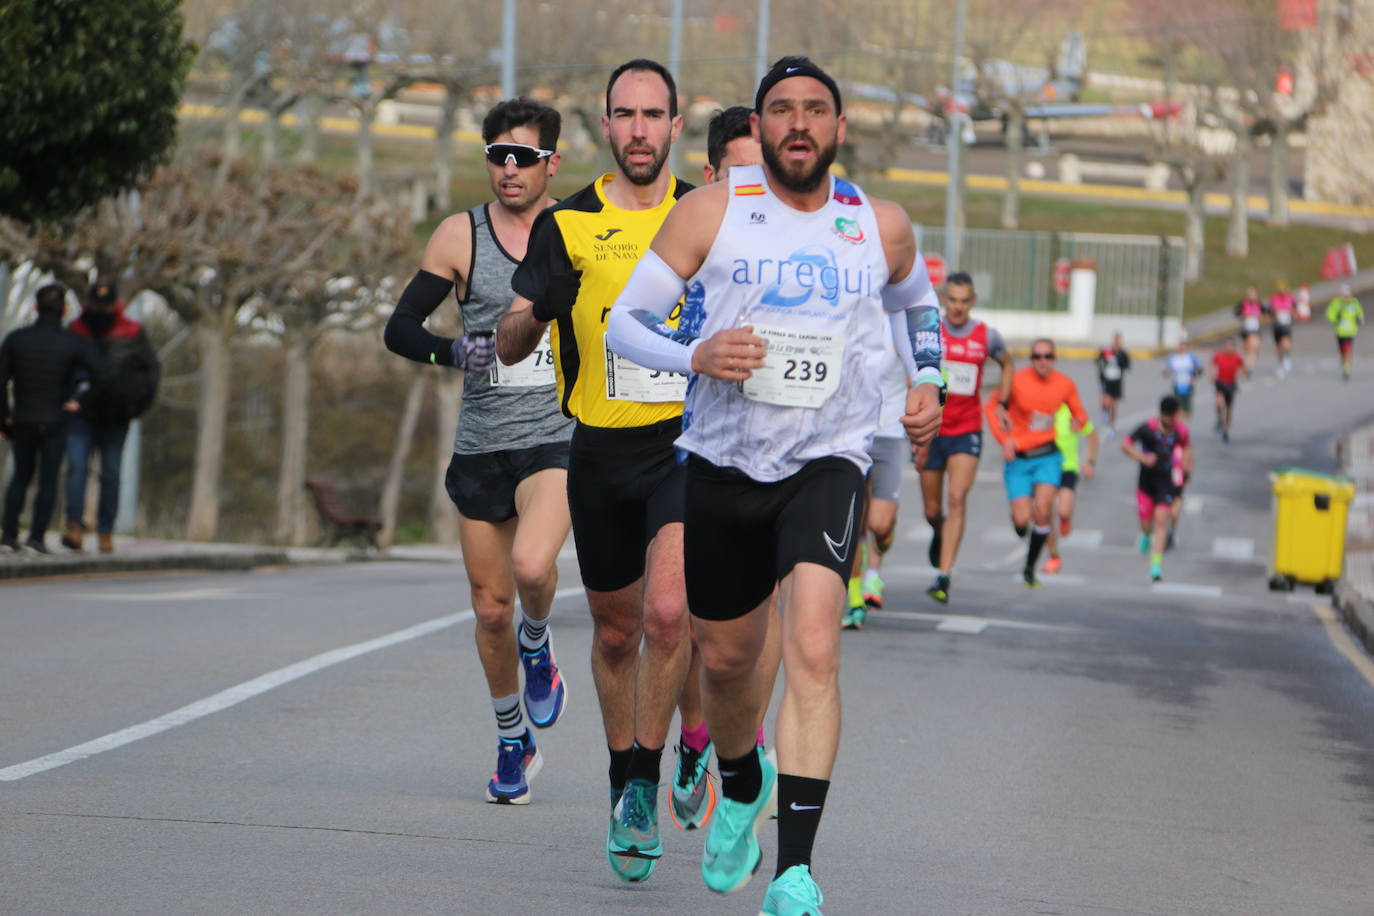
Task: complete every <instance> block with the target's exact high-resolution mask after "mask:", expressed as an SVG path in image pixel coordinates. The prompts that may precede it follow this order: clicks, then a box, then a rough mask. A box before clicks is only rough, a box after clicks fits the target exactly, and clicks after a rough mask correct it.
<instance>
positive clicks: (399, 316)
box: [382, 270, 453, 366]
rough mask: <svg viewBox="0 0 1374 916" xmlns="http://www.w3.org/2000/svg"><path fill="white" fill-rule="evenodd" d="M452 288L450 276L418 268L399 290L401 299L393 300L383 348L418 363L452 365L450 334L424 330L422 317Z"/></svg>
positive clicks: (436, 305)
mask: <svg viewBox="0 0 1374 916" xmlns="http://www.w3.org/2000/svg"><path fill="white" fill-rule="evenodd" d="M452 291H453V281H452V280H445V279H444V278H443V277H441V276H439V275H438V274H432V273H430V272H429V271H427V270H421V271H419V272H417V273H416V274H415V276H414V277H413V278H411V281H410V283H409V284H407V285H406V288H405V292H403V293H401V301H400V302H397V303H396V311H394V312H392V313H391V318H390V319H388V321H387V323H386V332H385V333H384V334H383V335H382V336H383V340H385V341H386V348H387V349H388V350H390V351H391V352H392V353H395V354H396V355H398V356H404V357H405V358H406V359H413V360H415V361H416V362H417V363H433V364H435V365H437V366H452V365H453V340H452V338H448V337H440V336H438V335H437V334H431V333H429V331H426V330H425V319H426V318H428V317H429V316H430V315H432V314H434V310H435V309H437V308H438V307H439V306H440V305H442V304H443V301H444V299H445V298H446V297H447V296H448V294H449V293H450V292H452Z"/></svg>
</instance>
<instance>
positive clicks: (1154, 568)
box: [1150, 563, 1164, 582]
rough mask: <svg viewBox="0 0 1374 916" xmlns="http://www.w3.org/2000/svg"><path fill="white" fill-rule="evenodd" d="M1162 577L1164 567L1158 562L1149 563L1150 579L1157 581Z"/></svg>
mask: <svg viewBox="0 0 1374 916" xmlns="http://www.w3.org/2000/svg"><path fill="white" fill-rule="evenodd" d="M1163 578H1164V567H1163V566H1162V565H1161V564H1159V563H1151V564H1150V581H1151V582H1159V581H1161V580H1162V579H1163Z"/></svg>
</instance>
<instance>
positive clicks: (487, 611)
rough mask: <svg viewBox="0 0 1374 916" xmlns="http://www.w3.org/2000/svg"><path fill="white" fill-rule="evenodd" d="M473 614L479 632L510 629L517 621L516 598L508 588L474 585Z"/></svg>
mask: <svg viewBox="0 0 1374 916" xmlns="http://www.w3.org/2000/svg"><path fill="white" fill-rule="evenodd" d="M472 613H473V616H474V617H475V618H476V619H477V628H478V629H479V630H486V631H488V632H494V631H499V630H501V629H503V628H509V627H510V625H511V621H512V620H514V619H515V596H514V595H513V594H511V592H510V590H509V589H506V588H490V587H484V586H480V585H474V586H473V587H472Z"/></svg>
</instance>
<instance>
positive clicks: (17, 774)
mask: <svg viewBox="0 0 1374 916" xmlns="http://www.w3.org/2000/svg"><path fill="white" fill-rule="evenodd" d="M581 593H582V587H581V586H578V587H576V588H563V589H559V590H558V591H557V592H555V593H554V599H555V600H557V599H558V598H564V597H567V596H568V595H576V594H581ZM472 619H473V613H472V609H471V608H469V609H467V610H466V611H459V612H458V613H456V614H449V615H447V616H445V617H436V618H434V619H433V620H427V621H425V622H424V623H417V624H415V625H414V626H411V627H406V628H405V629H403V630H397V631H395V632H394V633H388V634H386V635H385V636H378V637H377V638H376V639H369V640H366V641H364V642H359V643H354V644H353V645H351V646H344V647H343V648H340V649H331V650H330V651H328V652H322V653H320V654H319V655H316V656H314V657H312V658H307V659H305V660H304V661H299V662H296V663H295V664H293V665H287V666H286V667H285V668H278V669H277V670H276V671H269V672H268V673H267V674H264V675H261V676H259V677H255V678H253V679H252V680H251V681H245V682H243V683H242V684H238V685H236V686H234V687H230V688H229V689H227V690H221V691H220V692H219V693H216V694H214V695H212V696H208V697H206V698H205V699H203V700H197V701H196V702H194V703H191V704H190V705H188V706H183V707H181V708H180V709H175V710H173V711H172V712H169V713H167V714H165V715H161V716H158V717H157V718H156V719H149V720H148V721H147V722H140V723H139V724H138V725H131V726H130V727H128V728H124V729H120V730H119V731H117V732H111V733H110V734H108V735H104V736H103V737H100V738H96V739H95V740H93V741H87V742H86V743H84V744H78V745H76V746H75V747H69V748H67V749H66V750H65V751H58V752H57V753H55V754H48V755H47V756H45V757H38V758H36V759H34V760H30V761H28V762H27V763H19V764H15V765H14V766H9V767H5V768H4V769H0V780H4V781H12V780H15V779H23V778H24V777H25V776H32V775H33V774H35V773H41V772H43V771H44V770H51V769H54V768H56V767H60V766H65V765H66V764H69V763H75V762H76V761H78V760H84V759H85V758H87V757H93V756H95V755H96V754H101V753H104V752H105V751H112V750H114V749H115V748H117V747H123V746H124V745H126V744H131V743H133V742H134V741H138V740H140V739H142V738H149V737H152V736H153V735H156V734H158V733H160V732H165V731H167V730H168V729H171V728H176V727H177V726H178V725H185V724H186V723H188V722H194V721H195V720H196V719H201V718H204V717H205V716H208V715H210V714H211V713H216V712H220V711H221V710H225V709H228V708H229V707H231V706H237V705H238V704H239V703H242V702H243V701H244V700H250V699H252V698H253V697H255V696H257V695H258V694H261V693H266V692H267V691H269V690H272V689H273V688H275V687H280V686H282V685H283V684H289V683H290V682H291V681H295V680H299V679H300V678H303V677H305V676H306V675H308V674H314V673H315V672H316V671H321V670H323V669H325V668H328V667H330V666H332V665H337V664H339V663H340V662H346V661H349V660H350V659H354V658H357V657H358V656H360V655H366V654H368V653H369V652H376V651H377V650H378V649H386V648H388V647H390V646H394V645H397V644H399V643H403V642H408V641H410V640H412V639H419V638H420V637H421V636H428V635H430V634H431V633H437V632H438V631H440V630H443V629H446V628H448V627H451V626H453V625H454V624H457V623H462V622H463V621H466V620H472Z"/></svg>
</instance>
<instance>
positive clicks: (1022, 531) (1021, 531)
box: [1011, 525, 1030, 538]
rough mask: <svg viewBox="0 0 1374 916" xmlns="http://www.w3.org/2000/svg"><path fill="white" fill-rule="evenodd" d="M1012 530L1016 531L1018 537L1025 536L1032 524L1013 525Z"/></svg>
mask: <svg viewBox="0 0 1374 916" xmlns="http://www.w3.org/2000/svg"><path fill="white" fill-rule="evenodd" d="M1011 530H1012V531H1015V532H1016V536H1017V537H1018V538H1023V537H1025V536H1026V532H1027V531H1029V530H1030V525H1012V526H1011Z"/></svg>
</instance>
